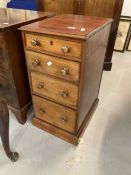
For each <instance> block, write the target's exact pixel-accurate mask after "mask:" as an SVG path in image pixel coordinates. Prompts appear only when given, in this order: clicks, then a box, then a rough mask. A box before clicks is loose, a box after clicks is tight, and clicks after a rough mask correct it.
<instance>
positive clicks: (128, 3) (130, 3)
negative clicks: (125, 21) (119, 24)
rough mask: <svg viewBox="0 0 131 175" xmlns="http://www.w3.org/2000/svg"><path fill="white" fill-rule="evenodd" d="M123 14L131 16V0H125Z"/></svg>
mask: <svg viewBox="0 0 131 175" xmlns="http://www.w3.org/2000/svg"><path fill="white" fill-rule="evenodd" d="M122 15H124V16H131V0H124V5H123V10H122Z"/></svg>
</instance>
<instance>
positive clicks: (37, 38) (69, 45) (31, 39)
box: [25, 33, 81, 58]
mask: <svg viewBox="0 0 131 175" xmlns="http://www.w3.org/2000/svg"><path fill="white" fill-rule="evenodd" d="M25 40H26V47H27V48H29V49H33V50H36V51H47V52H52V53H54V54H60V55H64V56H72V57H77V58H80V57H81V43H80V42H74V41H69V40H63V39H59V38H53V37H51V36H50V37H48V36H45V35H35V34H28V33H27V34H26V35H25Z"/></svg>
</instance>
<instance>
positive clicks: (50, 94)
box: [31, 72, 78, 107]
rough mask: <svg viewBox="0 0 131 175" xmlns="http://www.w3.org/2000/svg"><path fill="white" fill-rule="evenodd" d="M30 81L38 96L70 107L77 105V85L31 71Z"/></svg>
mask: <svg viewBox="0 0 131 175" xmlns="http://www.w3.org/2000/svg"><path fill="white" fill-rule="evenodd" d="M31 82H32V90H33V92H34V93H36V94H38V95H39V96H44V97H46V98H50V99H52V100H55V101H56V102H59V103H62V104H65V105H67V106H70V107H76V106H77V98H78V87H77V85H75V84H71V83H69V82H65V81H61V80H59V79H54V77H49V76H46V75H43V74H40V73H36V72H31ZM52 89H53V90H52Z"/></svg>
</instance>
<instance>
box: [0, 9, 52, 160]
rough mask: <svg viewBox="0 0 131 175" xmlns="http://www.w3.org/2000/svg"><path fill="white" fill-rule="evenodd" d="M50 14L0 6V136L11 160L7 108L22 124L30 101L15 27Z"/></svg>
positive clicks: (14, 155) (19, 34)
mask: <svg viewBox="0 0 131 175" xmlns="http://www.w3.org/2000/svg"><path fill="white" fill-rule="evenodd" d="M52 16H54V13H48V12H36V11H29V10H18V9H4V8H0V97H1V98H2V99H4V101H3V100H2V101H0V107H1V108H0V111H1V116H0V118H1V136H2V141H3V145H4V148H5V151H6V153H7V155H8V157H10V158H11V160H16V159H17V157H18V155H17V154H16V153H11V152H10V149H9V141H8V140H9V139H8V135H9V134H8V130H9V129H8V125H9V124H8V121H9V119H8V117H9V116H8V108H7V105H8V107H9V109H10V110H11V111H12V112H14V113H15V115H16V117H17V119H18V121H19V122H20V123H21V124H24V123H25V122H26V119H27V112H28V109H29V107H30V104H31V97H30V90H29V83H28V76H27V70H26V63H25V55H24V49H23V43H22V36H21V32H20V31H19V30H18V28H19V27H21V26H23V25H26V24H29V23H32V22H35V21H38V20H41V19H45V18H48V17H52Z"/></svg>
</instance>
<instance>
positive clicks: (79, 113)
mask: <svg viewBox="0 0 131 175" xmlns="http://www.w3.org/2000/svg"><path fill="white" fill-rule="evenodd" d="M111 23H112V20H111V19H104V18H98V17H89V16H79V15H59V16H56V17H52V18H50V19H47V20H44V21H39V22H35V23H33V24H29V25H27V26H23V27H21V28H20V29H21V30H22V31H23V43H24V45H25V52H26V53H27V55H28V52H29V50H32V52H31V53H32V54H33V53H34V55H36V52H41V55H42V53H44V54H43V58H42V56H41V59H43V60H44V55H45V54H48V55H49V56H52V55H57V57H59V59H65V60H66V61H69V60H72V56H73V55H71V52H72V50H73V47H74V45H75V44H73V45H72V44H70V43H72V41H73V42H74V43H78V42H79V43H80V44H81V54H80V55H81V56H80V59H79V60H81V61H78V60H76V59H75V57H77V55H75V54H74V59H73V60H72V61H74V63H76V62H79V64H80V71H79V75H80V76H79V81H78V82H77V83H75V88H77V91H75V90H73V91H72V87H74V82H73V81H69V80H64V79H60V78H59V77H58V76H56V75H55V76H54V75H50V74H49V73H48V72H40V71H39V70H38V69H37V68H35V67H34V69H33V70H32V69H31V67H30V66H29V65H28V59H30V56H29V55H28V56H27V58H26V59H27V66H28V75H29V79H30V87H31V91H32V97H34V98H33V105H34V111H35V117H34V119H33V124H34V125H36V126H38V127H40V128H42V129H43V130H46V131H48V132H50V133H52V134H54V135H56V136H58V137H60V138H62V139H64V140H66V141H68V142H70V143H72V144H75V145H77V144H78V143H79V139H80V137H81V135H82V133H83V131H84V130H85V128H86V125H87V123H89V121H90V118H91V116H92V113H93V111H94V110H95V108H96V106H97V104H98V93H99V88H100V82H101V76H102V70H103V64H104V58H105V53H106V48H107V42H108V37H109V32H110V27H111ZM58 24H61V25H58ZM32 34H33V35H34V36H33V37H32V38H31V39H30V36H32ZM45 36H46V37H45ZM41 38H42V39H41ZM45 38H46V39H45ZM47 38H48V39H47ZM49 38H50V39H49ZM54 38H55V39H56V40H57V41H58V42H59V43H61V41H62V43H63V44H64V43H66V44H65V45H66V46H65V47H66V48H70V49H69V50H68V49H67V50H68V52H67V51H65V52H63V45H61V47H59V45H57V44H55V42H53V43H54V46H56V48H55V50H54V49H52V47H54V46H52V45H50V46H49V47H50V50H48V52H45V51H47V47H46V45H47V44H49V43H51V42H49V41H54ZM34 39H35V41H37V43H38V45H37V44H35V45H34ZM32 41H33V43H32ZM47 41H48V42H47ZM67 41H68V42H67ZM69 41H70V42H69ZM31 43H32V46H30V45H31ZM29 46H30V47H29ZM51 46H52V47H51ZM79 48H80V47H78V48H77V49H79ZM76 52H77V50H76ZM72 53H73V52H72ZM49 61H50V59H49ZM47 62H48V61H47ZM69 62H70V61H69ZM68 64H70V63H68ZM44 66H48V65H47V64H45V65H44ZM52 66H53V67H54V62H53V63H52ZM66 66H67V65H66V62H65V67H66ZM34 75H35V76H34ZM58 82H59V84H58ZM49 84H50V86H49ZM67 84H68V85H67ZM34 87H35V88H34ZM63 90H64V91H63ZM61 92H67V93H64V94H65V95H64V96H63V95H62V96H61ZM72 97H73V98H72ZM74 97H77V98H75V99H74ZM35 98H37V101H36V100H34V99H35ZM42 98H43V102H42V101H41V100H42ZM70 98H72V99H73V101H74V103H73V105H72V104H70V101H69V99H70ZM61 99H62V100H61ZM45 100H47V101H48V102H49V104H50V102H51V104H52V108H53V109H51V110H49V108H50V107H49V106H50V105H49V106H48V103H44V101H45ZM42 103H43V105H42V114H41V104H42ZM55 103H56V104H59V107H58V106H57V105H55ZM46 104H47V106H46ZM56 106H57V107H56ZM60 106H61V107H60ZM65 106H66V108H65ZM58 108H59V109H58ZM61 108H62V109H63V108H65V109H66V110H65V112H62V110H61V112H60V113H58V110H60V109H61ZM70 109H71V110H72V111H74V112H73V113H74V114H76V117H75V118H74V119H73V120H71V114H69V113H68V112H67V111H68V110H69V111H70ZM51 111H52V112H51ZM52 113H53V115H54V116H53V115H52ZM58 114H59V115H58ZM68 114H69V115H68ZM61 118H62V120H61ZM55 119H56V120H55ZM71 121H72V122H71ZM61 122H64V123H65V124H64V127H62V126H63V123H61ZM73 122H75V124H74V123H73ZM70 126H73V129H72V130H70V129H69V128H70ZM74 126H75V130H74Z"/></svg>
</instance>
